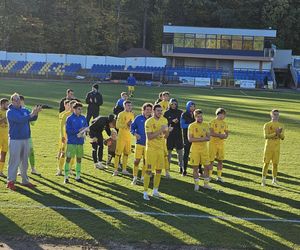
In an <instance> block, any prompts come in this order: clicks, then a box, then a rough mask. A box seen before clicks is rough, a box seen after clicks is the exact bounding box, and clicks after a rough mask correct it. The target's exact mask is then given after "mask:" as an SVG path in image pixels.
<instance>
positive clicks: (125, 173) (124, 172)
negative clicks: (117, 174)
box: [122, 170, 130, 175]
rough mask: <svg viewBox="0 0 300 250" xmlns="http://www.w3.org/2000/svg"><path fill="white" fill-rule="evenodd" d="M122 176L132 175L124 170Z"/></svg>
mask: <svg viewBox="0 0 300 250" xmlns="http://www.w3.org/2000/svg"><path fill="white" fill-rule="evenodd" d="M122 174H124V175H130V173H129V172H128V171H127V170H123V171H122Z"/></svg>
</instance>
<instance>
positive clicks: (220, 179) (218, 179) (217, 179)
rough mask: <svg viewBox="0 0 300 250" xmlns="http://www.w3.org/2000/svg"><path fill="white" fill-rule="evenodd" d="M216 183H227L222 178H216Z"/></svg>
mask: <svg viewBox="0 0 300 250" xmlns="http://www.w3.org/2000/svg"><path fill="white" fill-rule="evenodd" d="M216 181H219V182H222V183H224V182H225V181H224V179H223V178H222V177H217V178H216Z"/></svg>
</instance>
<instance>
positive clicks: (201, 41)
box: [195, 38, 205, 48]
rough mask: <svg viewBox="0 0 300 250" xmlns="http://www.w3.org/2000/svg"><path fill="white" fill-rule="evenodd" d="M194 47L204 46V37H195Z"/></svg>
mask: <svg viewBox="0 0 300 250" xmlns="http://www.w3.org/2000/svg"><path fill="white" fill-rule="evenodd" d="M195 48H205V38H196V39H195Z"/></svg>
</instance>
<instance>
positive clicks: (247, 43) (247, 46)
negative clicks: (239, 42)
mask: <svg viewBox="0 0 300 250" xmlns="http://www.w3.org/2000/svg"><path fill="white" fill-rule="evenodd" d="M243 50H253V36H244V39H243Z"/></svg>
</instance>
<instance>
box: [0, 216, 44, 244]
mask: <svg viewBox="0 0 300 250" xmlns="http://www.w3.org/2000/svg"><path fill="white" fill-rule="evenodd" d="M0 222H1V224H0V228H1V233H0V242H3V243H5V244H6V245H7V246H8V247H10V248H11V249H18V248H20V240H22V239H23V238H27V237H28V236H29V235H28V234H27V233H26V232H25V231H24V230H23V229H22V228H21V227H19V226H18V225H17V224H16V223H15V222H14V221H12V220H11V219H9V218H7V217H6V216H5V215H4V214H3V213H1V212H0ZM10 235H13V237H12V236H10ZM30 247H31V249H35V250H42V249H43V248H41V247H40V246H39V245H38V244H37V243H36V242H34V241H31V242H30ZM0 248H2V247H1V246H0Z"/></svg>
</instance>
